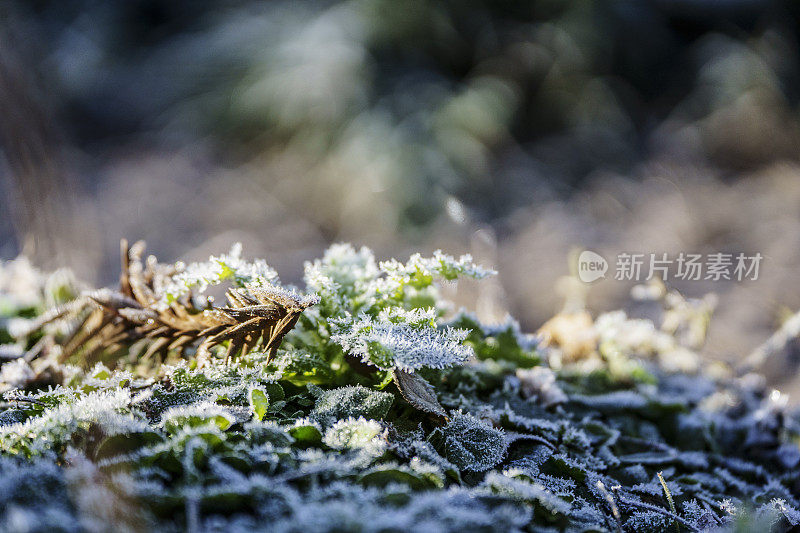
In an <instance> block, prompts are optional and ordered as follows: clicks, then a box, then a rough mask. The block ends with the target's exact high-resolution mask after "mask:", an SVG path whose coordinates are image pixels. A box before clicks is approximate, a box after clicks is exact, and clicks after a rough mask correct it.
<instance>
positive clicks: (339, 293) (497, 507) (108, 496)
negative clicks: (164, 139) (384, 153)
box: [0, 244, 800, 532]
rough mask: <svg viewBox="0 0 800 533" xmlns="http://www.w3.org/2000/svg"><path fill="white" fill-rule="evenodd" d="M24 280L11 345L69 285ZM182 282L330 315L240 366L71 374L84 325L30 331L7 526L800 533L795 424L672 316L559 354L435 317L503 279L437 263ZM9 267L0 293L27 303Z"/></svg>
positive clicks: (341, 259)
mask: <svg viewBox="0 0 800 533" xmlns="http://www.w3.org/2000/svg"><path fill="white" fill-rule="evenodd" d="M20 264H21V263H20ZM4 266H7V265H6V264H4ZM15 268H16V267H15ZM234 271H235V272H234ZM21 272H22V275H23V278H24V276H29V279H28V281H29V282H30V284H31V285H30V286H29V287H28V288H27V289H25V292H29V293H30V295H31V299H30V302H31V305H32V307H27V308H24V309H23V308H18V307H16V305H17V303H18V302H17V301H16V300H15V302H16V303H14V304H13V305H11V306H10V307H9V306H5V307H3V306H0V334H3V335H6V334H7V332H8V327H9V324H10V322H12V321H14V320H26V321H32V322H35V321H36V320H37V319H36V317H35V316H33V315H35V313H36V312H39V311H37V310H38V309H40V308H41V309H43V308H44V306H43V302H45V301H50V300H52V301H54V302H55V301H60V299H61V298H62V297H63V295H61V296H59V294H60V293H63V292H65V291H66V292H69V291H68V290H67V289H69V287H66V286H67V285H69V284H70V283H72V282H70V281H69V278H68V277H63V276H61V277H54V278H53V279H52V280H51V281H50V282H49V285H48V282H47V279H48V278H47V276H45V275H42V274H38V273H34V274H35V275H30V274H31V272H27V273H26V271H25V269H22V270H21ZM182 272H183V274H180V273H179V274H178V275H176V276H177V277H176V278H173V281H174V280H175V279H178V280H182V281H181V283H180V284H179V291H178V293H180V294H186V292H185V291H188V289H189V287H188V286H189V285H191V286H192V292H193V293H194V294H196V293H197V290H198V289H199V290H202V289H203V287H204V284H209V285H210V284H213V283H218V282H221V281H226V282H230V283H232V284H233V285H234V288H233V289H231V290H233V291H247V292H253V293H254V292H258V291H261V295H262V296H263V297H264V298H267V299H273V300H278V301H282V302H285V303H286V304H287V305H289V306H294V305H296V306H302V305H305V304H306V303H307V302H308V301H309V300H307V299H306V297H305V296H303V294H306V293H317V294H318V295H319V297H320V302H319V305H317V306H315V307H313V308H310V309H309V310H308V312H306V313H304V314H303V315H302V316H301V317H300V318H299V319H298V322H297V325H296V327H295V329H294V330H292V332H291V333H290V334H289V335H287V336H286V339H285V340H284V344H283V345H282V347H281V349H280V350H279V351H278V352H277V353H276V354H274V356H273V357H269V356H267V354H266V353H264V352H260V351H258V350H255V351H250V352H249V353H247V354H246V355H242V356H241V357H240V358H238V359H237V360H235V361H233V362H230V363H227V364H226V363H225V362H223V361H221V360H217V359H215V358H211V359H208V360H204V359H202V358H199V359H198V358H195V357H194V356H193V355H194V354H193V353H192V352H191V350H189V351H187V352H186V353H184V354H178V353H175V352H174V351H172V350H169V351H168V353H167V354H166V357H165V359H164V361H167V362H168V364H166V365H162V366H160V367H159V366H158V365H157V364H153V361H148V360H146V359H144V358H139V357H137V356H138V352H137V350H136V348H131V349H130V351H129V353H126V354H122V357H114V358H111V357H108V356H109V355H110V354H106V353H96V354H89V355H91V357H94V359H93V360H92V362H91V363H89V362H88V361H86V360H76V361H75V363H77V364H80V365H82V366H80V367H78V366H74V367H72V366H66V365H60V364H58V363H57V361H55V358H56V357H57V356H58V353H59V349H60V347H61V344H62V343H63V342H64V335H65V334H66V333H68V328H53V330H52V331H42V332H41V335H44V336H45V337H44V338H45V341H46V342H43V343H42V346H44V345H45V344H46V345H47V349H46V350H44V351H42V352H41V353H38V354H37V353H36V352H35V350H33V347H34V345H35V344H36V343H38V342H39V341H40V339H41V338H42V337H41V335H40V334H39V333H37V334H36V335H33V336H29V335H30V334H29V333H24V334H22V335H21V337H20V338H19V339H18V340H17V341H16V342H17V343H18V344H17V345H15V346H16V347H15V349H14V350H15V351H14V352H13V353H12V355H13V354H20V353H32V354H33V355H36V357H34V358H33V359H32V360H31V361H30V362H29V363H24V362H23V361H22V360H19V361H16V362H12V361H6V362H4V364H3V366H2V367H0V374H2V376H3V377H4V378H6V379H7V381H8V382H10V383H12V384H14V385H17V386H20V387H23V388H20V389H17V390H13V391H8V392H6V393H4V395H3V399H4V402H3V407H2V410H0V508H1V509H2V510H3V513H2V516H0V530H3V531H6V530H9V531H11V530H14V529H15V528H16V529H23V530H30V531H49V530H59V529H60V530H67V531H82V530H96V529H103V528H104V527H105V528H106V529H108V528H109V527H111V528H116V529H120V530H125V529H126V528H127V529H135V528H132V527H131V524H134V525H136V526H138V527H139V528H141V529H157V530H160V531H161V530H163V531H183V530H195V531H219V532H222V531H258V530H263V529H264V527H265V524H268V527H269V529H270V531H277V532H284V531H286V532H289V531H292V532H296V531H354V530H357V531H376V532H377V531H441V532H449V531H472V530H480V531H487V532H488V531H616V530H622V531H628V530H636V531H647V530H655V531H662V530H666V531H673V530H676V525H677V526H679V527H680V529H681V530H685V531H694V530H699V531H709V530H713V531H727V530H732V529H734V528H737V527H738V528H740V529H741V530H752V531H767V530H771V531H776V532H782V531H788V530H790V529H791V528H793V527H794V528H796V527H797V526H798V525H800V522H799V521H800V513H799V512H798V510H797V509H798V501H800V493H798V486H797V479H796V472H795V471H796V467H797V465H798V464H800V459H799V458H798V457H800V452H799V451H798V448H797V442H800V414H798V413H797V411H796V410H794V409H793V408H792V407H791V405H789V404H786V402H785V400H784V397H783V396H782V395H780V394H777V393H775V394H774V395H773V394H771V392H770V390H769V389H767V388H766V384H765V381H764V380H763V378H761V377H758V376H754V375H748V376H743V377H741V378H737V377H731V376H730V375H727V374H724V373H719V372H717V373H714V374H713V375H712V374H711V373H708V372H705V370H704V369H702V368H698V369H696V370H697V372H694V371H693V370H692V369H691V368H690V367H691V363H692V361H694V360H695V357H696V353H695V352H694V351H693V350H695V349H696V348H694V347H692V346H693V345H689V344H686V345H684V344H682V343H681V342H679V340H678V335H677V334H676V335H673V333H675V332H679V330H680V329H681V327H682V326H681V325H680V324H677V326H676V324H675V320H673V321H672V322H673V323H672V325H670V328H669V331H667V329H659V328H657V327H656V326H654V325H653V323H651V322H648V321H637V320H635V319H631V318H629V317H628V316H627V315H625V314H624V313H612V314H606V315H601V316H600V317H598V319H597V322H596V323H595V322H594V321H592V320H591V317H590V316H589V315H588V313H587V314H585V315H580V316H579V317H578V318H577V319H576V318H575V317H573V318H572V322H570V319H567V318H565V319H564V320H566V322H565V323H566V324H567V325H566V326H564V325H563V324H562V326H563V327H561V326H559V328H558V336H559V342H552V339H550V341H551V342H549V343H545V342H544V341H542V340H541V339H540V337H537V336H532V335H527V334H525V333H523V332H522V331H521V329H520V327H519V324H518V323H517V322H515V321H514V320H513V319H511V318H507V319H506V320H504V321H503V322H501V323H499V324H496V325H487V324H483V323H481V322H480V321H478V320H477V319H476V318H475V316H474V315H471V314H469V313H466V312H461V313H458V314H456V315H455V318H453V319H451V320H448V321H443V317H445V316H447V313H448V312H449V311H448V310H450V309H452V308H451V307H449V304H447V303H446V302H443V301H442V300H441V295H440V294H439V293H438V288H437V283H436V282H437V281H441V280H449V279H452V278H454V277H457V276H461V275H466V276H476V277H481V276H483V275H485V274H486V273H487V272H486V271H484V270H483V269H480V268H479V267H476V266H475V265H473V264H472V263H471V261H469V259H468V258H461V259H455V258H452V257H449V256H444V255H443V254H440V253H437V254H435V255H434V257H433V258H430V259H425V258H422V257H420V256H412V258H411V259H410V260H409V261H408V262H407V263H401V262H397V261H389V262H384V263H381V264H380V265H378V264H377V263H376V261H375V258H374V256H373V254H372V252H370V251H369V250H368V249H366V248H362V249H360V250H359V249H356V248H353V247H352V246H349V245H344V244H343V245H335V246H333V247H331V248H330V249H329V250H328V252H326V254H325V256H324V257H323V258H321V259H319V260H317V261H313V262H309V263H307V264H306V269H305V281H306V286H305V287H303V288H301V289H302V290H301V289H298V290H295V289H287V288H284V287H282V286H280V285H278V284H277V282H276V279H275V278H274V275H273V273H271V272H270V269H268V267H267V266H266V264H265V263H263V262H260V261H255V262H252V263H246V262H243V261H242V260H241V258H240V255H239V252H238V250H236V249H235V250H233V251H232V253H231V254H228V255H227V256H220V257H219V258H214V261H212V262H209V263H203V264H197V265H190V267H187V268H185V269H184V270H183V271H182ZM7 273H8V271H6V270H2V269H0V303H3V302H7V301H9V299H10V298H15V297H8V294H9V293H12V292H14V290H15V289H14V288H11V287H9V286H8V284H7V283H6V280H3V279H2V277H3V276H5V275H7ZM190 274H191V275H194V276H195V277H194V278H192V276H191V275H190ZM15 275H16V274H15ZM165 275H167V274H165ZM180 276H184V277H183V278H181V277H180ZM255 278H258V279H255ZM168 279H169V277H168ZM254 280H255V281H254ZM22 281H25V280H24V279H23V280H22ZM23 285H24V283H23ZM62 289H63V290H62ZM181 291H184V292H181ZM155 292H157V293H158V292H159V291H158V290H156V291H155ZM48 293H52V294H49V295H48ZM56 293H59V294H56ZM312 298H313V297H312ZM198 300H200V299H198ZM22 301H23V300H22V299H20V300H19V302H22ZM195 304H198V305H199V304H203V302H202V301H196V302H195ZM23 315H24V316H25V317H26V318H23V317H22V316H23ZM562 318H563V317H562ZM570 323H571V324H572V325H571V326H570V325H569V324H570ZM551 326H552V324H551ZM673 330H674V331H673ZM584 334H585V336H584ZM3 338H4V339H5V337H3ZM681 338H683V336H681ZM570 342H573V343H574V345H573V348H575V349H576V350H577V351H576V353H578V352H580V357H577V356H576V358H575V359H570V357H567V355H566V354H567V352H568V351H569V348H568V346H569V344H570ZM545 344H547V345H545ZM576 347H579V350H578V348H576ZM51 350H52V351H51ZM559 352H560V353H559ZM473 355H474V357H473ZM179 357H183V359H179ZM76 359H77V358H76ZM95 361H103V362H104V363H105V365H108V366H104V364H97V363H95ZM110 361H119V362H120V368H115V367H112V366H110ZM15 376H16V377H15ZM7 385H8V383H7ZM659 474H661V476H663V478H664V480H665V481H664V485H665V486H666V490H665V488H664V486H662V484H661V481H660V480H659ZM667 493H668V494H669V497H667ZM131 518H133V520H131Z"/></svg>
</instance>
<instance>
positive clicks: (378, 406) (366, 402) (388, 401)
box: [309, 385, 394, 426]
mask: <svg viewBox="0 0 800 533" xmlns="http://www.w3.org/2000/svg"><path fill="white" fill-rule="evenodd" d="M393 399H394V398H393V397H392V395H391V394H389V393H387V392H381V391H375V390H370V389H368V388H366V387H362V386H360V385H355V386H347V387H340V388H338V389H332V390H328V391H324V392H322V393H321V394H320V396H319V397H318V398H317V401H316V403H315V404H314V409H313V410H312V411H311V414H310V415H309V416H310V417H311V418H312V419H314V420H316V421H317V422H319V423H320V424H321V425H322V426H330V425H331V424H333V423H335V422H336V421H337V420H340V419H345V418H358V417H364V418H374V419H378V420H380V419H382V418H383V417H385V416H386V413H387V412H388V411H389V408H390V407H391V406H392V401H393Z"/></svg>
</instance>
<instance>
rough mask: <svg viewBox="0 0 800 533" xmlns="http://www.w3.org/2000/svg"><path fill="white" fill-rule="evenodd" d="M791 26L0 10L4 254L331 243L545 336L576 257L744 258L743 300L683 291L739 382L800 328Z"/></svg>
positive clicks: (288, 260) (616, 288) (602, 11)
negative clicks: (764, 349) (750, 263)
mask: <svg viewBox="0 0 800 533" xmlns="http://www.w3.org/2000/svg"><path fill="white" fill-rule="evenodd" d="M799 18H800V4H798V3H797V2H793V1H791V0H787V1H783V2H781V1H769V0H630V1H615V2H596V1H590V0H572V1H567V0H542V1H533V2H522V1H518V0H497V1H488V0H487V1H477V0H476V1H433V0H431V1H425V0H351V1H345V2H333V1H324V2H323V1H320V2H311V1H302V0H294V1H290V2H289V1H286V2H284V1H274V0H273V1H269V2H258V1H253V0H216V1H212V0H19V1H15V0H6V1H4V2H2V3H0V148H1V149H2V151H0V178H1V179H0V185H1V186H2V189H0V191H1V192H0V257H2V258H4V259H10V258H13V257H15V256H16V255H17V254H19V253H24V254H26V255H28V256H29V257H31V258H32V260H33V261H34V262H35V264H37V265H39V266H41V267H43V268H54V267H57V266H62V265H67V266H70V267H72V268H73V269H75V271H76V272H77V275H78V276H79V277H80V278H82V279H84V280H86V281H88V282H90V283H93V284H109V283H113V281H114V279H115V277H116V276H117V272H118V268H119V266H118V261H119V260H118V243H119V239H120V238H121V237H126V238H128V239H145V240H146V241H147V242H148V245H149V248H148V249H149V251H150V252H152V253H155V254H156V255H157V256H158V257H159V258H160V259H162V260H164V261H172V260H176V259H189V260H195V259H205V258H207V256H208V255H209V254H210V253H217V252H222V251H225V250H227V249H228V248H229V246H230V244H231V243H232V242H233V241H241V242H242V243H243V244H244V250H245V254H246V255H247V256H248V257H264V258H266V259H267V260H268V261H269V262H270V264H271V265H273V266H274V267H275V268H276V269H277V270H278V271H279V272H280V274H281V277H282V279H283V280H284V281H288V282H296V281H298V280H299V279H300V278H301V276H302V264H303V261H304V260H307V259H311V258H313V257H316V256H318V254H320V253H321V252H322V250H324V248H325V247H326V246H327V245H328V244H329V243H331V242H335V241H351V242H353V243H355V244H357V245H367V246H370V247H372V248H374V249H375V250H376V252H377V254H378V255H379V256H380V257H388V256H398V257H403V256H407V255H408V254H410V253H411V252H413V251H423V252H430V251H432V250H433V249H435V248H440V247H441V248H442V249H444V250H445V251H447V252H449V253H452V254H456V255H458V254H460V253H463V252H471V253H472V254H473V255H474V256H476V258H477V259H478V260H479V261H481V262H483V263H486V264H488V265H491V266H493V267H494V268H496V269H497V270H498V271H499V272H500V275H499V277H498V278H497V279H496V281H493V282H489V284H488V285H486V286H487V289H485V290H484V291H483V292H481V293H480V294H479V302H478V304H477V305H478V306H479V307H480V309H481V312H482V313H483V314H484V316H487V315H491V316H497V317H500V316H502V315H503V314H504V313H505V312H506V311H508V312H511V313H512V314H513V315H514V316H516V317H518V318H519V319H520V321H521V322H522V324H523V326H524V327H525V328H526V329H528V330H533V329H535V328H537V327H538V326H539V325H541V323H542V322H543V321H545V320H546V319H547V318H549V317H550V316H552V315H553V314H554V313H556V312H558V311H559V310H560V308H561V306H562V303H563V294H562V292H563V291H560V290H559V287H560V286H561V284H560V283H559V281H558V280H559V279H560V278H562V276H564V275H566V274H569V272H570V266H569V265H570V257H571V256H572V254H574V252H575V250H580V249H582V248H588V249H591V250H594V251H596V252H599V253H601V254H602V255H604V256H605V257H606V258H609V260H610V261H612V262H613V257H614V256H616V255H617V254H618V253H621V252H643V253H663V252H667V253H671V254H673V253H678V252H681V251H684V252H696V253H711V252H731V253H738V252H745V253H748V254H754V253H756V252H760V253H761V254H762V255H764V257H765V259H764V261H763V262H762V264H761V272H760V276H759V279H758V281H744V282H724V281H718V282H686V283H683V284H678V285H677V288H679V289H680V290H681V291H682V292H683V293H684V294H686V295H687V296H689V297H701V296H702V295H704V294H705V293H707V292H715V293H716V294H717V295H718V296H719V304H718V307H717V311H716V318H715V320H714V322H713V323H712V327H711V330H710V337H709V340H708V344H707V346H706V352H707V354H708V355H709V357H712V358H719V359H726V360H735V359H737V358H741V357H743V356H744V355H746V354H747V353H749V352H750V351H751V350H752V349H753V348H754V347H755V346H757V345H759V344H760V343H762V342H763V341H764V340H765V339H766V338H767V337H768V336H769V334H770V333H771V332H772V331H773V330H774V329H775V328H776V327H777V326H779V325H780V323H781V320H782V319H783V318H785V317H786V316H788V314H789V313H791V312H794V311H796V310H798V309H800V291H798V290H797V282H798V280H800V276H798V273H797V271H796V268H797V266H798V265H800V160H799V159H800V152H799V151H798V147H800V108H799V104H800V55H799V54H800V48H798V38H799V37H800V33H799V31H798V30H800V25H799V24H798V20H799ZM612 269H613V265H612ZM630 288H631V284H630V283H625V282H621V281H615V280H613V279H607V280H604V281H600V282H597V283H596V284H594V285H593V286H592V287H591V289H590V291H589V294H588V299H589V304H590V306H591V308H592V309H593V310H594V311H602V310H606V309H613V308H617V307H620V306H624V305H626V302H628V292H629V290H630ZM474 305H475V304H474V302H473V307H474ZM792 357H794V358H795V362H796V360H797V359H798V355H797V354H796V353H791V354H789V357H788V360H789V363H791V359H792ZM789 363H786V364H789ZM787 368H795V367H791V366H788V367H787V366H785V365H784V366H781V365H777V366H774V368H772V369H771V370H770V372H771V373H772V376H771V377H772V379H773V380H774V381H775V382H776V383H777V384H781V383H785V382H786V381H787V380H788V379H790V378H791V377H792V376H791V374H792V373H791V372H787Z"/></svg>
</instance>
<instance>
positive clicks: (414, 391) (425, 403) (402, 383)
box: [392, 370, 447, 416]
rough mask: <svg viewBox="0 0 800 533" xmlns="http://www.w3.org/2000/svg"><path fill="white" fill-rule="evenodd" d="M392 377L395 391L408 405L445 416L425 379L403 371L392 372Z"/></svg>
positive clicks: (431, 387)
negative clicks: (395, 386)
mask: <svg viewBox="0 0 800 533" xmlns="http://www.w3.org/2000/svg"><path fill="white" fill-rule="evenodd" d="M392 376H393V379H394V382H395V385H397V389H398V390H399V391H400V394H401V395H402V396H403V398H405V400H406V401H407V402H408V403H410V404H411V405H413V406H414V407H416V408H417V409H420V410H422V411H427V412H428V413H433V414H435V415H439V416H447V413H446V412H445V410H444V408H443V407H442V406H441V404H440V403H439V400H438V399H437V398H436V391H435V390H434V389H433V386H432V385H431V384H430V383H428V382H427V381H426V380H425V378H423V377H422V376H420V375H419V374H417V373H415V372H406V371H405V370H394V371H393V372H392Z"/></svg>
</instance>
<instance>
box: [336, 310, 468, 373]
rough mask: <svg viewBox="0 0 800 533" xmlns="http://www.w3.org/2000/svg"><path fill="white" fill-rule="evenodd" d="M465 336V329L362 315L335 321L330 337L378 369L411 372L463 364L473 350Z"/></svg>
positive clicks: (346, 350)
mask: <svg viewBox="0 0 800 533" xmlns="http://www.w3.org/2000/svg"><path fill="white" fill-rule="evenodd" d="M466 336H467V331H465V330H457V329H453V328H449V327H445V328H444V329H439V328H435V327H432V326H430V325H426V326H422V325H417V324H411V323H407V322H400V323H395V322H392V321H390V320H388V319H383V320H375V319H373V318H371V317H369V316H368V315H363V314H362V315H361V316H359V317H358V318H357V319H356V320H354V321H352V322H349V321H342V322H340V323H338V324H337V333H336V334H335V335H333V336H332V337H331V340H332V341H333V342H335V343H337V344H339V345H340V346H341V347H342V349H343V350H344V351H345V352H347V353H348V354H350V355H352V356H354V357H357V358H359V359H360V360H361V361H362V362H364V363H367V364H369V365H373V366H375V367H377V368H379V369H381V370H392V369H394V368H397V369H401V370H406V371H414V370H419V369H420V368H447V367H451V366H455V365H461V364H464V363H465V362H466V361H467V360H468V359H469V358H470V357H471V356H472V349H471V348H470V347H469V346H465V345H464V344H463V341H464V339H465V338H466Z"/></svg>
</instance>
